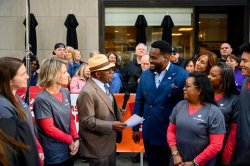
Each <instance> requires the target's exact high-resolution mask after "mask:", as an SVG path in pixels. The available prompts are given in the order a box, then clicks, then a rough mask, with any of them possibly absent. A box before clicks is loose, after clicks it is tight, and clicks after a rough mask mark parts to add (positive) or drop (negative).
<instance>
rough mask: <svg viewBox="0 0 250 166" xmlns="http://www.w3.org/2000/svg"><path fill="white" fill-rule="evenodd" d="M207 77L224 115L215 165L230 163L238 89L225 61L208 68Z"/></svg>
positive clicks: (234, 138) (234, 137) (233, 142)
mask: <svg viewBox="0 0 250 166" xmlns="http://www.w3.org/2000/svg"><path fill="white" fill-rule="evenodd" d="M208 78H209V80H210V82H211V83H212V85H213V87H214V91H215V101H216V102H217V105H218V107H219V108H220V110H221V112H222V113H223V115H224V119H225V125H226V134H225V138H224V145H223V150H222V152H221V154H220V155H219V157H218V159H217V162H218V163H217V165H221V164H224V165H227V164H230V162H231V160H232V156H233V153H234V149H235V143H236V129H237V116H238V112H239V109H240V105H239V104H240V103H239V96H238V95H239V91H238V90H237V86H236V84H235V78H234V72H233V70H232V69H231V68H230V67H229V66H228V65H227V64H225V63H223V62H221V63H218V64H216V65H215V66H213V67H212V68H211V69H210V72H209V75H208Z"/></svg>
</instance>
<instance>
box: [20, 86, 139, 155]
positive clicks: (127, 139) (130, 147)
mask: <svg viewBox="0 0 250 166" xmlns="http://www.w3.org/2000/svg"><path fill="white" fill-rule="evenodd" d="M42 89H43V88H41V87H37V86H31V87H30V110H31V113H32V116H33V117H34V113H33V104H34V100H35V97H36V95H37V94H38V93H39V92H40V91H41V90H42ZM17 94H18V95H20V96H21V97H22V98H23V99H24V98H25V94H26V89H25V88H23V89H19V90H18V91H17ZM123 96H124V94H115V98H116V100H117V103H118V105H119V106H120V107H121V106H122V104H123ZM77 97H78V96H77V94H72V95H71V105H72V106H71V107H72V113H73V115H74V116H75V122H76V127H77V131H78V123H79V122H78V111H77V107H76V99H77ZM134 101H135V94H131V95H130V98H129V101H128V103H127V107H126V113H125V114H124V115H123V119H122V121H123V122H125V121H126V120H127V119H128V118H129V117H130V116H131V115H132V112H133V110H132V109H133V105H134ZM117 152H144V146H143V140H142V139H141V141H140V143H139V144H135V143H134V141H133V139H132V128H126V129H124V130H123V135H122V142H121V143H119V144H117Z"/></svg>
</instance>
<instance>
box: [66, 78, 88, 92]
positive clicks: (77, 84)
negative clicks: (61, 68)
mask: <svg viewBox="0 0 250 166" xmlns="http://www.w3.org/2000/svg"><path fill="white" fill-rule="evenodd" d="M85 84H86V80H85V79H84V78H82V77H79V76H74V77H73V78H72V80H71V83H70V93H80V91H81V90H82V87H83V86H84V85H85Z"/></svg>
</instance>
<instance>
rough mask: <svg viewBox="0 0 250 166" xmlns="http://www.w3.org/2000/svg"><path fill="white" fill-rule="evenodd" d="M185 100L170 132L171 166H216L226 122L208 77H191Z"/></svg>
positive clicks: (193, 74)
mask: <svg viewBox="0 0 250 166" xmlns="http://www.w3.org/2000/svg"><path fill="white" fill-rule="evenodd" d="M183 91H184V99H185V100H183V101H180V102H179V103H178V104H177V105H176V106H175V108H174V109H173V112H172V114H171V115H170V117H169V119H170V123H169V127H168V131H167V141H168V144H169V147H170V149H171V152H172V158H171V160H170V162H171V163H170V165H179V164H180V165H185V166H193V165H194V166H199V165H206V166H214V165H215V162H216V155H217V154H218V152H219V151H220V150H221V148H222V145H223V139H224V133H225V122H224V117H223V114H222V113H221V111H220V109H219V108H218V107H217V106H216V103H215V102H214V90H213V87H212V85H211V83H210V82H209V79H208V78H207V76H206V75H204V74H201V73H190V75H189V77H188V78H187V80H186V85H185V87H184V89H183Z"/></svg>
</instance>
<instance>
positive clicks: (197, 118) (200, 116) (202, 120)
mask: <svg viewBox="0 0 250 166" xmlns="http://www.w3.org/2000/svg"><path fill="white" fill-rule="evenodd" d="M193 119H194V120H198V121H201V122H204V119H202V115H200V114H199V115H197V117H193Z"/></svg>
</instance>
